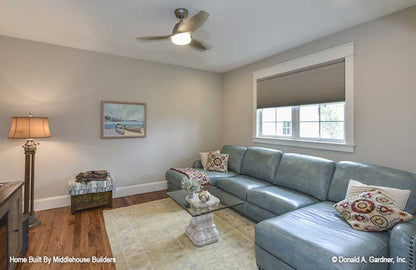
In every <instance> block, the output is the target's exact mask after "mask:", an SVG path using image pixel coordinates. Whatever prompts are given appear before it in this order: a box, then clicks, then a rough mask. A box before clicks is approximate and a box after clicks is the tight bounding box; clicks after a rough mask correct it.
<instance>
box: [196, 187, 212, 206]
mask: <svg viewBox="0 0 416 270" xmlns="http://www.w3.org/2000/svg"><path fill="white" fill-rule="evenodd" d="M209 195H210V194H209V192H208V191H206V190H203V191H201V192H199V194H198V198H199V200H200V201H201V202H203V203H205V202H207V201H208V200H209V197H210V196H209Z"/></svg>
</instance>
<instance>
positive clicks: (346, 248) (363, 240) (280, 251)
mask: <svg viewBox="0 0 416 270" xmlns="http://www.w3.org/2000/svg"><path fill="white" fill-rule="evenodd" d="M332 205H333V202H329V201H325V202H320V203H317V204H314V205H310V206H306V207H304V208H301V209H298V210H294V211H291V212H288V213H286V214H284V215H282V216H278V217H275V218H271V219H268V220H264V221H262V222H260V223H258V224H257V225H256V240H255V241H256V245H257V246H259V247H261V248H263V249H264V250H266V251H267V252H269V253H271V254H272V255H273V256H275V257H277V258H279V259H280V260H282V261H284V262H285V263H286V264H288V265H290V266H291V267H293V268H295V269H351V270H355V269H360V270H361V269H366V270H367V269H387V268H388V265H385V264H370V263H369V262H368V260H369V256H375V257H381V256H385V257H388V256H389V248H388V242H389V236H388V233H386V232H363V231H356V230H354V229H352V228H351V227H350V226H349V225H348V224H347V223H346V222H345V221H344V220H343V218H342V216H341V215H339V214H338V213H337V212H336V211H335V210H334V209H333V208H332ZM334 256H336V258H339V256H342V257H344V258H345V257H354V256H359V257H360V258H361V256H364V257H365V258H366V260H367V263H365V262H359V263H339V262H336V263H333V262H332V258H333V257H334Z"/></svg>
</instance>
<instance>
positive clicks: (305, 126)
mask: <svg viewBox="0 0 416 270" xmlns="http://www.w3.org/2000/svg"><path fill="white" fill-rule="evenodd" d="M299 133H300V137H307V138H319V122H300V127H299Z"/></svg>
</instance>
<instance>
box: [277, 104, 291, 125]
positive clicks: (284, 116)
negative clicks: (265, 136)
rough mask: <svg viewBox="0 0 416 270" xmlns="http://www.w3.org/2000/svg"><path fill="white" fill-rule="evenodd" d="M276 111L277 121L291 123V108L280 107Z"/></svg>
mask: <svg viewBox="0 0 416 270" xmlns="http://www.w3.org/2000/svg"><path fill="white" fill-rule="evenodd" d="M276 109H277V121H279V122H280V121H289V122H291V121H292V107H280V108H276Z"/></svg>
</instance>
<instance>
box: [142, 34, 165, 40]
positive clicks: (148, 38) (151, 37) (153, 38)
mask: <svg viewBox="0 0 416 270" xmlns="http://www.w3.org/2000/svg"><path fill="white" fill-rule="evenodd" d="M168 38H170V35H169V36H147V37H138V38H137V39H138V40H160V39H168Z"/></svg>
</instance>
